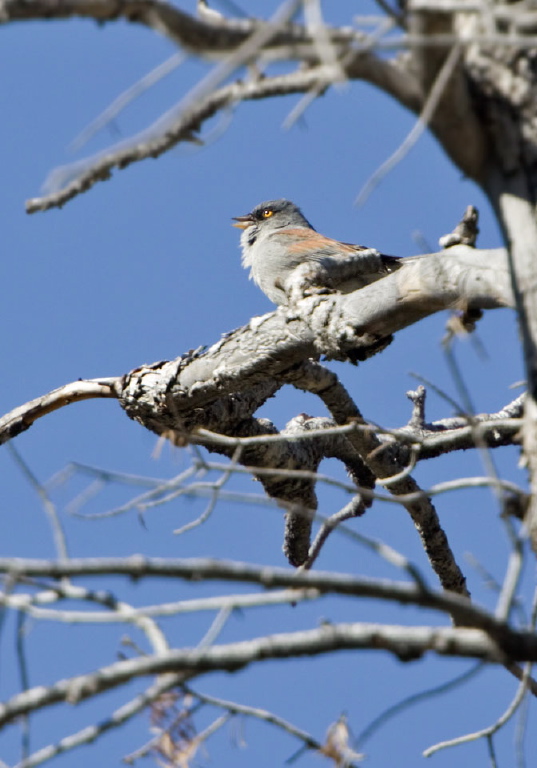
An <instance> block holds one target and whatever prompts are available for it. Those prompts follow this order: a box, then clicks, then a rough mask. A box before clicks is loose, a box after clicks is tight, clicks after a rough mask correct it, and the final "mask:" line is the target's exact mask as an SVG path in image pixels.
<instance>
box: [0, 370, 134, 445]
mask: <svg viewBox="0 0 537 768" xmlns="http://www.w3.org/2000/svg"><path fill="white" fill-rule="evenodd" d="M120 384H121V379H120V378H119V377H117V376H114V377H112V378H108V379H88V380H85V381H84V380H82V379H80V380H79V381H73V382H72V383H71V384H65V385H64V386H63V387H59V388H58V389H54V390H53V391H52V392H49V393H48V394H47V395H42V396H41V397H37V398H36V399H35V400H30V402H29V403H25V404H24V405H21V406H20V407H19V408H15V410H13V411H11V412H10V413H8V414H7V415H6V416H4V417H3V418H2V419H0V444H2V443H5V442H7V441H8V440H11V439H12V438H13V437H16V436H17V435H20V434H21V432H24V431H25V430H26V429H28V428H29V427H31V426H32V424H33V423H34V421H37V419H40V418H41V417H42V416H46V415H47V413H52V411H56V410H58V408H63V407H64V406H65V405H71V403H78V402H80V401H81V400H91V399H92V398H95V397H116V398H117V397H118V392H117V391H116V388H117V387H119V385H120Z"/></svg>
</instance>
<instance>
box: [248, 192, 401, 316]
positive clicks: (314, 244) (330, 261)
mask: <svg viewBox="0 0 537 768" xmlns="http://www.w3.org/2000/svg"><path fill="white" fill-rule="evenodd" d="M235 221H237V222H238V223H237V224H235V225H234V226H236V227H239V228H240V229H242V230H243V232H242V235H241V247H242V265H243V267H245V268H246V269H250V279H252V280H254V282H255V283H256V284H257V285H258V286H259V287H260V288H261V290H262V291H263V293H265V294H266V295H267V296H268V298H269V299H270V300H271V301H273V302H274V303H275V304H286V303H287V301H288V298H287V294H286V292H285V290H284V287H285V285H286V283H287V280H288V278H289V276H290V275H291V273H292V272H293V270H294V269H296V267H298V266H299V265H301V264H304V263H310V264H312V265H316V266H317V267H318V268H319V269H318V270H314V272H315V275H314V278H315V279H314V281H313V282H314V284H315V285H318V286H321V287H327V288H331V289H337V290H338V291H341V292H342V293H350V292H351V291H356V290H358V289H360V288H363V287H364V286H365V285H369V284H370V283H372V282H374V281H375V280H378V279H380V278H381V277H384V276H385V275H387V274H388V273H390V272H393V271H394V270H395V269H397V268H398V267H399V260H398V259H397V258H396V257H394V256H385V255H384V254H381V253H379V252H378V251H376V250H375V249H370V248H365V247H364V246H362V245H351V244H349V243H342V242H339V241H338V240H333V239H331V238H329V237H325V236H324V235H321V234H319V233H318V232H316V231H315V229H314V228H313V227H312V226H311V224H310V223H309V221H308V220H307V219H306V217H305V216H304V215H303V213H302V211H301V210H300V208H298V206H296V205H295V204H294V203H292V202H291V201H290V200H285V199H281V200H269V201H267V202H265V203H260V205H257V206H256V207H255V208H254V209H253V211H252V212H251V213H249V214H247V215H246V216H237V217H236V218H235Z"/></svg>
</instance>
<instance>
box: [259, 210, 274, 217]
mask: <svg viewBox="0 0 537 768" xmlns="http://www.w3.org/2000/svg"><path fill="white" fill-rule="evenodd" d="M261 216H262V217H263V218H264V219H270V217H271V216H274V211H273V210H272V209H271V208H265V210H264V211H263V212H262V214H261Z"/></svg>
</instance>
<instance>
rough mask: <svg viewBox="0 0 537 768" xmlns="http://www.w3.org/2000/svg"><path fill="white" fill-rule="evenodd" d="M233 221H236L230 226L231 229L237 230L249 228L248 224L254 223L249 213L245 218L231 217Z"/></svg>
mask: <svg viewBox="0 0 537 768" xmlns="http://www.w3.org/2000/svg"><path fill="white" fill-rule="evenodd" d="M233 221H236V222H237V223H236V224H232V225H231V226H232V227H237V228H238V229H246V227H249V226H250V224H253V223H254V217H253V216H252V214H251V213H249V214H247V215H246V216H233Z"/></svg>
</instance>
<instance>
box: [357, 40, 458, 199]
mask: <svg viewBox="0 0 537 768" xmlns="http://www.w3.org/2000/svg"><path fill="white" fill-rule="evenodd" d="M461 52H462V48H461V46H460V44H456V45H454V46H453V48H452V49H451V51H450V53H449V56H448V57H447V58H446V60H445V62H444V64H443V65H442V68H441V70H440V71H439V73H438V75H437V76H436V78H435V81H434V83H433V86H432V88H431V90H430V92H429V95H428V96H427V99H426V101H425V104H424V105H423V108H422V110H421V112H420V115H419V117H418V120H417V121H416V123H415V124H414V126H413V128H412V130H411V131H410V133H409V134H408V135H407V136H406V138H405V139H404V141H403V142H402V143H401V144H400V146H399V147H398V148H397V149H396V150H395V152H394V153H393V154H392V155H391V156H390V157H389V158H388V159H387V160H385V161H384V162H383V163H382V165H381V166H380V167H379V168H378V169H377V170H376V171H375V172H374V173H373V175H372V176H370V177H369V179H368V180H367V181H366V183H365V184H364V186H363V187H362V189H361V191H360V192H359V194H358V197H357V198H356V201H355V204H356V205H358V206H359V205H363V204H364V203H365V201H366V200H367V198H368V197H369V195H370V194H371V193H372V192H373V190H374V189H375V187H376V186H377V185H378V184H379V183H380V182H381V181H382V179H383V178H384V177H385V176H386V175H387V174H388V173H390V171H392V170H393V169H394V168H395V166H396V165H398V163H400V162H401V160H403V158H404V157H406V155H407V154H408V153H409V151H410V150H411V149H412V147H413V146H414V144H416V142H417V141H418V140H419V138H420V137H421V135H422V134H423V133H424V131H425V130H426V129H427V128H428V126H429V123H430V122H431V119H432V117H433V115H434V113H435V111H436V108H437V106H438V105H439V103H440V100H441V98H442V96H443V95H444V90H445V88H446V86H447V84H448V82H449V79H450V77H451V76H452V74H453V72H454V71H455V67H456V66H457V64H458V62H459V59H460V57H461Z"/></svg>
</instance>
